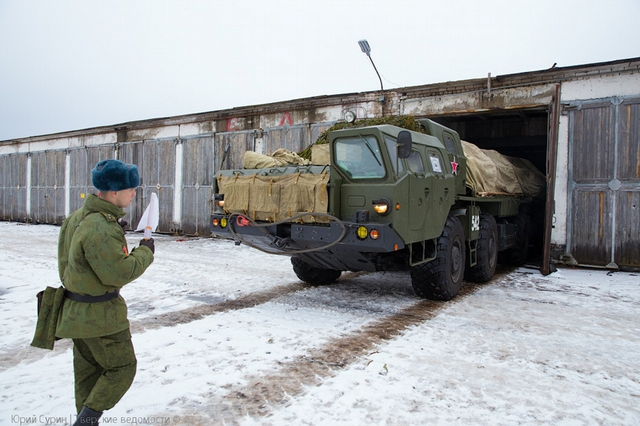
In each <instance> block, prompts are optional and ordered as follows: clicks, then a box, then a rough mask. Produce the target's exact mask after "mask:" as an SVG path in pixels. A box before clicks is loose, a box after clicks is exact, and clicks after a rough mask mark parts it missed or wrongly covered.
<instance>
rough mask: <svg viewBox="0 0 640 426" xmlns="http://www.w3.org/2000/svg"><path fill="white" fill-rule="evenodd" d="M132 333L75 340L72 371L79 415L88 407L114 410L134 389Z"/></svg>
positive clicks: (134, 360)
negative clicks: (129, 391)
mask: <svg viewBox="0 0 640 426" xmlns="http://www.w3.org/2000/svg"><path fill="white" fill-rule="evenodd" d="M136 365H137V361H136V355H135V352H134V350H133V344H132V343H131V333H130V332H129V330H128V329H127V330H124V331H121V332H118V333H115V334H111V335H109V336H102V337H94V338H91V339H73V371H74V375H75V397H76V409H77V410H78V412H80V410H82V406H83V405H85V406H87V407H88V408H91V409H92V410H94V411H105V410H108V409H110V408H113V406H114V405H116V404H117V403H118V401H120V399H121V398H122V397H123V396H124V394H125V393H126V392H127V390H129V388H130V387H131V383H133V378H134V377H135V375H136Z"/></svg>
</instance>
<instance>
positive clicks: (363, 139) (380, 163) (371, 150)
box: [358, 135, 382, 166]
mask: <svg viewBox="0 0 640 426" xmlns="http://www.w3.org/2000/svg"><path fill="white" fill-rule="evenodd" d="M358 136H360V139H362V141H363V142H364V144H365V145H366V146H367V148H369V152H371V155H373V158H375V159H376V161H377V162H378V166H382V162H381V161H380V160H379V159H378V156H377V155H376V153H375V151H374V150H373V148H372V147H371V145H369V141H368V140H366V139H365V138H364V137H362V135H358Z"/></svg>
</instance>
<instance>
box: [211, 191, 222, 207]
mask: <svg viewBox="0 0 640 426" xmlns="http://www.w3.org/2000/svg"><path fill="white" fill-rule="evenodd" d="M213 200H214V201H215V203H216V206H218V207H224V194H216V195H214V197H213Z"/></svg>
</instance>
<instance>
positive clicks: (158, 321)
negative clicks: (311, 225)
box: [0, 281, 311, 371]
mask: <svg viewBox="0 0 640 426" xmlns="http://www.w3.org/2000/svg"><path fill="white" fill-rule="evenodd" d="M310 287H311V286H310V285H308V284H304V283H303V282H301V281H296V282H292V283H290V284H285V285H281V286H277V287H273V288H271V289H269V290H265V291H261V292H258V293H250V294H248V295H246V296H243V297H240V298H237V299H233V300H226V301H224V302H220V303H215V304H205V305H198V306H194V307H191V308H187V309H183V310H180V311H174V312H167V313H165V314H161V315H156V316H154V317H149V318H144V319H140V320H136V321H133V320H132V321H131V333H132V334H139V333H144V332H145V331H146V330H154V329H158V328H163V327H172V326H174V325H178V324H187V323H190V322H193V321H197V320H199V319H202V318H204V317H206V316H209V315H213V314H217V313H223V312H229V311H234V310H240V309H246V308H251V307H254V306H257V305H260V304H263V303H267V302H269V301H271V300H273V299H275V298H277V297H281V296H287V295H290V294H293V293H296V292H298V291H301V290H304V289H307V288H310ZM72 347H73V343H72V341H71V339H63V340H59V341H57V342H56V343H55V348H54V351H47V350H43V349H39V348H34V347H32V346H24V345H19V346H15V345H14V346H12V347H5V348H3V349H2V351H0V371H4V370H8V369H9V368H11V367H14V366H16V365H18V364H20V363H21V362H35V361H37V360H39V359H42V358H44V357H45V356H47V355H50V354H53V355H58V354H60V353H63V352H64V351H66V350H67V349H70V348H72Z"/></svg>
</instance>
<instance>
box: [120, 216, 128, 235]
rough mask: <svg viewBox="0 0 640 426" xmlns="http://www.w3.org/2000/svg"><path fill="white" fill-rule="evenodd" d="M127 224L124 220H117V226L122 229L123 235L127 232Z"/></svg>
mask: <svg viewBox="0 0 640 426" xmlns="http://www.w3.org/2000/svg"><path fill="white" fill-rule="evenodd" d="M128 224H129V222H127V221H126V220H123V219H118V225H120V226H121V227H122V232H124V233H125V234H126V233H127V230H126V229H125V228H126V227H127V225H128Z"/></svg>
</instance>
